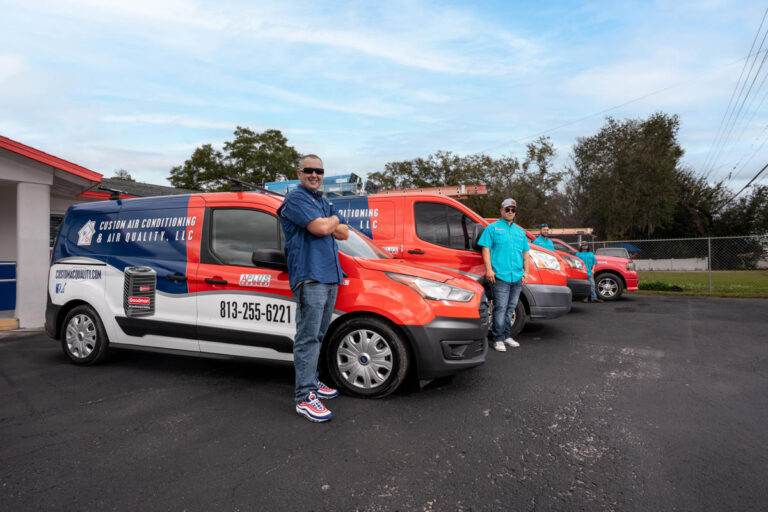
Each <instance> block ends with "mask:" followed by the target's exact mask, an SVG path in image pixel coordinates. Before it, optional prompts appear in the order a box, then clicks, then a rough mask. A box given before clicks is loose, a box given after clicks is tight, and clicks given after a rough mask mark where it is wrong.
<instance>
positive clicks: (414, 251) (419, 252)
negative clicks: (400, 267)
mask: <svg viewBox="0 0 768 512" xmlns="http://www.w3.org/2000/svg"><path fill="white" fill-rule="evenodd" d="M408 254H424V251H422V250H421V249H411V250H410V251H408Z"/></svg>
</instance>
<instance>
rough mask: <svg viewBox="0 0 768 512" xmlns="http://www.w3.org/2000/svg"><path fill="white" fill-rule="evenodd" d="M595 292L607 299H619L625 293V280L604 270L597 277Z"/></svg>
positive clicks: (601, 297)
mask: <svg viewBox="0 0 768 512" xmlns="http://www.w3.org/2000/svg"><path fill="white" fill-rule="evenodd" d="M595 292H596V293H597V297H598V298H599V299H603V300H605V301H611V300H619V298H620V297H621V294H622V293H624V282H623V281H622V280H621V278H620V277H619V276H617V275H616V274H614V273H612V272H604V273H602V274H600V275H598V276H597V277H596V278H595Z"/></svg>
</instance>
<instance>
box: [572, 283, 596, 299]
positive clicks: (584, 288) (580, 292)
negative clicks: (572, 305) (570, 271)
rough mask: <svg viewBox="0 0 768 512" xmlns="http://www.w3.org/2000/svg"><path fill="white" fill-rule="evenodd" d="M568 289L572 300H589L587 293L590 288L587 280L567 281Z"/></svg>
mask: <svg viewBox="0 0 768 512" xmlns="http://www.w3.org/2000/svg"><path fill="white" fill-rule="evenodd" d="M568 288H570V289H571V295H572V296H573V297H572V298H573V300H583V299H588V298H589V291H590V288H591V286H590V284H589V279H568Z"/></svg>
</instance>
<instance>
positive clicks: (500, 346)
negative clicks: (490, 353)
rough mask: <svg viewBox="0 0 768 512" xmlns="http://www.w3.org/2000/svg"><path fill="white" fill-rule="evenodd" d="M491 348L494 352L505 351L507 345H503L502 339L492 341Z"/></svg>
mask: <svg viewBox="0 0 768 512" xmlns="http://www.w3.org/2000/svg"><path fill="white" fill-rule="evenodd" d="M493 350H495V351H496V352H506V351H507V347H505V346H504V342H503V341H494V342H493Z"/></svg>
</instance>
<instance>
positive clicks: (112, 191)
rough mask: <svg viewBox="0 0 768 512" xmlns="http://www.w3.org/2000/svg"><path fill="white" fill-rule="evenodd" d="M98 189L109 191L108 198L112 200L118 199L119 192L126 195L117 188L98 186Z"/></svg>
mask: <svg viewBox="0 0 768 512" xmlns="http://www.w3.org/2000/svg"><path fill="white" fill-rule="evenodd" d="M98 189H99V190H106V191H107V192H109V200H110V201H114V200H117V199H120V194H122V195H124V196H127V195H128V193H127V192H126V191H124V190H118V189H116V188H109V187H98Z"/></svg>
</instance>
